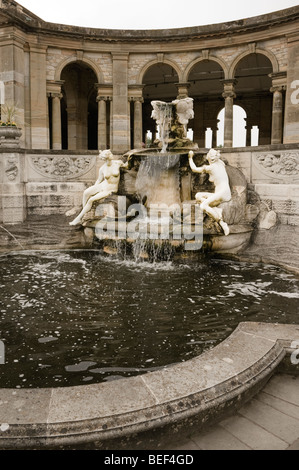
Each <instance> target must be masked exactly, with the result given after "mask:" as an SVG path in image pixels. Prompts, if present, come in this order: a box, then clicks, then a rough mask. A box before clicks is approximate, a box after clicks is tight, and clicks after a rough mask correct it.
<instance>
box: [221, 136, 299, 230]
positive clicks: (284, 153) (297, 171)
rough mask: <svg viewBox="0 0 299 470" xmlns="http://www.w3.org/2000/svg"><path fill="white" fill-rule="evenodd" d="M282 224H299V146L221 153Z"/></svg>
mask: <svg viewBox="0 0 299 470" xmlns="http://www.w3.org/2000/svg"><path fill="white" fill-rule="evenodd" d="M224 156H225V158H226V159H227V160H228V162H229V163H230V164H231V165H233V166H236V167H237V168H239V169H240V170H241V171H242V172H243V173H244V175H245V177H246V179H247V182H248V184H249V188H251V189H252V190H253V191H255V192H256V193H257V195H258V196H259V197H260V199H261V201H262V202H263V203H264V204H265V205H266V207H267V208H268V209H269V210H274V211H275V212H276V213H277V215H278V220H279V222H280V223H281V224H286V225H299V215H298V214H299V145H294V146H269V147H265V146H263V147H259V148H255V149H252V150H249V149H244V150H243V151H241V150H236V151H235V152H231V153H224Z"/></svg>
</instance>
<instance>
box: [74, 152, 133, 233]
mask: <svg viewBox="0 0 299 470" xmlns="http://www.w3.org/2000/svg"><path fill="white" fill-rule="evenodd" d="M99 156H100V158H102V159H104V160H105V163H104V164H103V165H102V166H101V168H100V170H99V175H98V179H97V181H96V182H95V184H94V185H93V186H91V187H89V188H87V189H86V190H85V191H84V193H83V209H82V210H81V212H80V214H79V215H78V216H77V217H76V218H75V219H74V220H73V221H72V222H70V225H78V224H80V223H81V221H82V217H83V216H84V214H86V213H87V212H88V211H90V210H91V208H92V205H93V203H94V202H95V201H100V200H101V199H104V198H106V197H108V196H110V195H111V194H113V193H117V191H118V185H119V181H120V169H121V168H128V162H127V163H124V162H123V161H122V160H116V159H114V157H113V154H112V152H111V151H110V150H103V151H102V152H100V155H99ZM72 213H73V210H71V211H69V212H67V213H66V215H67V216H69V215H72Z"/></svg>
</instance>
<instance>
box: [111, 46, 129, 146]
mask: <svg viewBox="0 0 299 470" xmlns="http://www.w3.org/2000/svg"><path fill="white" fill-rule="evenodd" d="M128 58H129V55H128V53H125V52H123V53H122V52H119V53H115V54H113V57H112V60H113V101H112V116H111V121H112V132H113V133H112V151H113V152H115V153H124V152H127V151H128V150H129V149H130V122H129V99H128Z"/></svg>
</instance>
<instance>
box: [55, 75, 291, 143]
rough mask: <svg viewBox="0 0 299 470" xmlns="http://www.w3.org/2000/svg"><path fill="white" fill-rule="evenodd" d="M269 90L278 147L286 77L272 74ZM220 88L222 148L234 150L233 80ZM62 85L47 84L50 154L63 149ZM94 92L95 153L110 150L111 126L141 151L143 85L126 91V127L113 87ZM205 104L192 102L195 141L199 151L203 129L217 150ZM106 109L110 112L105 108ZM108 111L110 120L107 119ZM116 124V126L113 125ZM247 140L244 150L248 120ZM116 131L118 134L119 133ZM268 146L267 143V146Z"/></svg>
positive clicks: (183, 91) (182, 93) (181, 87)
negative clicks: (95, 120) (222, 128)
mask: <svg viewBox="0 0 299 470" xmlns="http://www.w3.org/2000/svg"><path fill="white" fill-rule="evenodd" d="M271 78H272V87H271V89H270V91H271V92H272V94H273V100H272V101H273V104H272V121H271V123H269V126H270V125H271V126H272V128H271V144H280V143H282V141H283V113H284V99H285V90H286V85H285V81H286V74H285V73H276V74H271ZM222 84H223V92H222V98H223V105H224V106H223V107H224V109H225V113H224V147H232V146H233V106H234V103H235V100H236V97H237V92H236V84H237V80H236V79H224V80H222ZM62 86H63V81H56V82H52V83H51V84H50V89H49V91H48V97H49V98H50V99H51V103H52V123H51V126H52V148H53V150H60V149H61V148H62V135H61V99H62V97H63V94H62ZM176 86H177V91H178V95H177V98H185V97H188V96H189V94H188V91H189V86H190V84H189V83H178V84H177V85H176ZM95 87H96V89H97V98H96V101H97V103H98V149H99V150H103V149H106V148H108V146H110V144H112V145H111V147H112V148H113V139H112V138H111V141H110V136H113V132H114V131H115V130H114V126H115V125H116V132H122V134H124V133H125V132H126V133H127V134H128V136H127V142H128V147H133V148H140V147H141V146H142V142H143V103H144V97H143V88H144V85H134V86H131V87H129V89H128V92H127V100H128V106H127V108H126V113H127V123H128V124H127V126H126V125H125V123H126V119H125V120H124V119H123V118H122V119H123V120H122V121H120V119H121V117H120V113H119V112H118V111H117V106H113V99H114V98H113V85H103V84H95ZM130 103H133V142H130V109H131V104H130ZM203 104H204V102H203V101H201V100H196V99H195V102H194V113H195V118H194V122H193V132H194V140H195V141H196V142H198V144H199V146H200V147H204V146H205V141H204V135H205V130H206V128H210V129H211V130H212V136H213V137H212V145H213V146H216V145H217V143H216V134H217V126H218V121H217V118H215V117H214V118H211V116H204V112H205V111H204V106H203ZM108 107H109V108H108ZM108 109H109V117H108ZM124 109H125V107H124ZM117 120H118V121H119V123H118V124H117V122H116V121H117ZM246 124H247V125H246V129H247V138H246V146H250V135H251V129H252V126H253V125H254V124H255V123H254V121H253V120H252V118H251V117H250V116H248V118H247V122H246ZM118 127H119V130H118ZM269 143H270V142H269Z"/></svg>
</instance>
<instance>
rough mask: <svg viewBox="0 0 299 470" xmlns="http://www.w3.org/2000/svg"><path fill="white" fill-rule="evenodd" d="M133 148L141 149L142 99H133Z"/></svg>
mask: <svg viewBox="0 0 299 470" xmlns="http://www.w3.org/2000/svg"><path fill="white" fill-rule="evenodd" d="M133 101H134V148H135V149H138V148H141V147H142V103H143V98H142V97H140V98H134V100H133Z"/></svg>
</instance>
